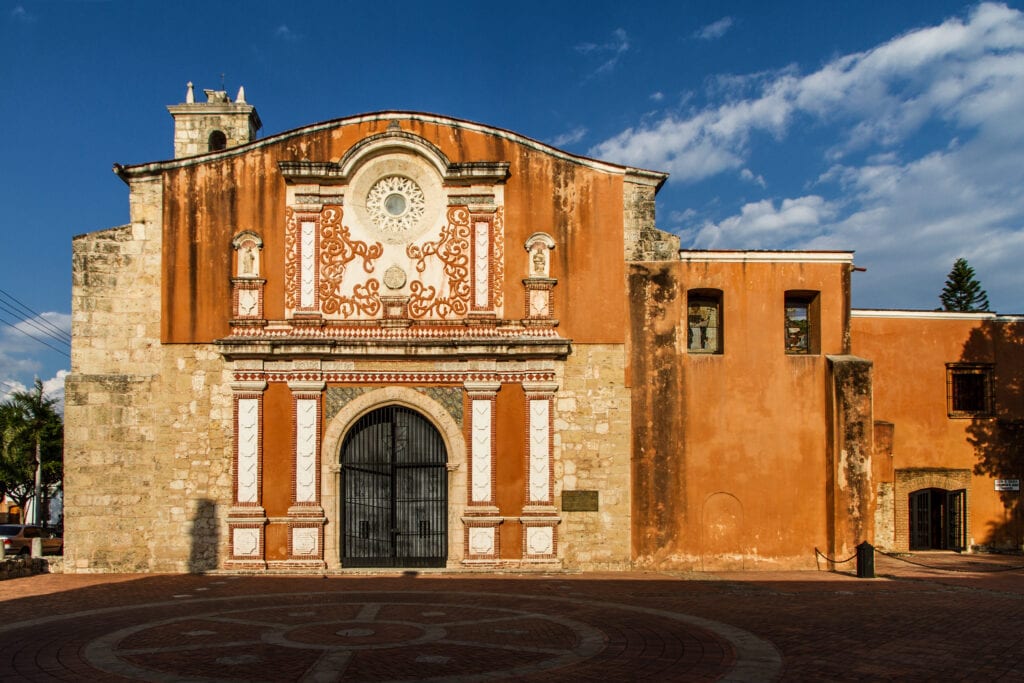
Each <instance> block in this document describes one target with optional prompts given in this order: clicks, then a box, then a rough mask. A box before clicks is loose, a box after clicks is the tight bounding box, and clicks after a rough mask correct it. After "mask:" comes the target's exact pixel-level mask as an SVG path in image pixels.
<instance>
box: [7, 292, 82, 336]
mask: <svg viewBox="0 0 1024 683" xmlns="http://www.w3.org/2000/svg"><path fill="white" fill-rule="evenodd" d="M0 311H5V312H7V313H10V314H11V315H14V316H16V317H21V316H20V315H19V313H18V311H16V310H14V309H12V308H11V307H10V306H7V305H6V304H5V303H4V302H3V301H0ZM36 320H37V319H36ZM36 320H34V319H32V318H25V319H23V320H21V322H22V323H24V324H26V325H28V326H29V327H31V328H33V329H35V330H36V331H37V332H39V333H40V334H42V335H43V336H44V337H46V338H47V339H50V340H52V341H55V342H57V343H58V344H61V345H64V346H70V345H71V340H70V339H66V338H65V337H64V336H59V335H56V334H53V333H52V332H51V331H50V330H49V329H47V328H46V327H44V326H42V325H40V324H39V323H38V322H37V321H36ZM19 329H20V328H19ZM21 331H22V332H24V330H21Z"/></svg>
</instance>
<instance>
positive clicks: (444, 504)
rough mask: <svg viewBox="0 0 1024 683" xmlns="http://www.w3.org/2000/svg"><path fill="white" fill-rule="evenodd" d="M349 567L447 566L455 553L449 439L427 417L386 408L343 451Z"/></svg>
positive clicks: (344, 555) (356, 430)
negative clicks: (450, 549) (450, 518)
mask: <svg viewBox="0 0 1024 683" xmlns="http://www.w3.org/2000/svg"><path fill="white" fill-rule="evenodd" d="M341 497H342V505H343V512H342V515H343V522H342V539H341V547H342V552H341V560H342V565H343V566H345V567H443V566H445V563H446V561H447V555H448V552H447V549H448V528H447V513H448V500H447V498H448V469H447V452H446V450H445V445H444V440H443V439H442V437H441V434H440V433H439V432H438V431H437V429H436V428H435V427H434V425H433V424H431V423H430V421H429V420H427V419H426V418H425V417H424V416H423V415H420V414H419V413H417V412H416V411H414V410H411V409H409V408H406V407H404V406H397V405H391V406H385V407H383V408H378V409H376V410H374V411H372V412H370V413H368V414H366V415H364V416H363V417H361V418H359V420H358V421H357V422H356V423H355V425H353V427H352V429H351V430H349V432H348V434H347V435H346V436H345V439H344V441H343V442H342V448H341Z"/></svg>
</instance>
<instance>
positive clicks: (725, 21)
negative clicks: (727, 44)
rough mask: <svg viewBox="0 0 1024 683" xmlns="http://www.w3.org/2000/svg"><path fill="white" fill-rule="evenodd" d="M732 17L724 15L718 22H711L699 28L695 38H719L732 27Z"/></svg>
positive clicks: (694, 35)
mask: <svg viewBox="0 0 1024 683" xmlns="http://www.w3.org/2000/svg"><path fill="white" fill-rule="evenodd" d="M732 23H733V21H732V17H722V18H721V19H719V20H718V21H716V22H713V23H710V24H708V25H707V26H704V27H702V28H700V29H699V30H697V31H696V32H695V33H694V34H693V37H694V38H698V39H700V40H718V39H719V38H721V37H722V36H724V35H725V34H726V32H727V31H728V30H729V29H730V28H732Z"/></svg>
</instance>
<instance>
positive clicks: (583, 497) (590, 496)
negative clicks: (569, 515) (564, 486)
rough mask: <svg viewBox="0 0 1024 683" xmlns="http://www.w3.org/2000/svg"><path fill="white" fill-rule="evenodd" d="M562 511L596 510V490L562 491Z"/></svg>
mask: <svg viewBox="0 0 1024 683" xmlns="http://www.w3.org/2000/svg"><path fill="white" fill-rule="evenodd" d="M562 512H597V491H562Z"/></svg>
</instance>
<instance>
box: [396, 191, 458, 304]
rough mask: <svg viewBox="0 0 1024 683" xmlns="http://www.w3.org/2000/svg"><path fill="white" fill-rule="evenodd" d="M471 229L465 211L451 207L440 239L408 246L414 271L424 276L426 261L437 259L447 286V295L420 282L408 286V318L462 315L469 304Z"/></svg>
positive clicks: (415, 281) (407, 249)
mask: <svg viewBox="0 0 1024 683" xmlns="http://www.w3.org/2000/svg"><path fill="white" fill-rule="evenodd" d="M471 236H472V228H471V224H470V214H469V209H467V208H466V207H465V206H452V207H449V209H448V222H447V224H446V225H445V226H444V228H443V229H442V230H441V238H440V239H439V240H437V241H435V242H424V243H423V244H422V245H419V246H417V245H415V244H410V245H409V246H407V247H406V249H405V252H406V254H407V255H408V256H409V258H411V259H413V260H414V262H415V267H416V271H417V272H418V273H421V274H422V273H424V272H425V271H426V269H427V259H428V258H430V257H434V258H437V259H438V260H440V261H441V263H442V264H443V271H444V276H445V279H446V280H447V283H448V296H440V295H439V294H440V293H439V292H438V291H437V288H436V287H434V286H432V285H427V284H424V282H423V281H422V280H413V281H412V282H410V283H409V293H410V297H409V315H410V317H412V318H420V319H422V318H426V317H428V316H434V317H438V318H448V317H452V316H461V315H466V313H467V312H468V311H469V301H470V294H471V288H470V282H469V265H470V239H471Z"/></svg>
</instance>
